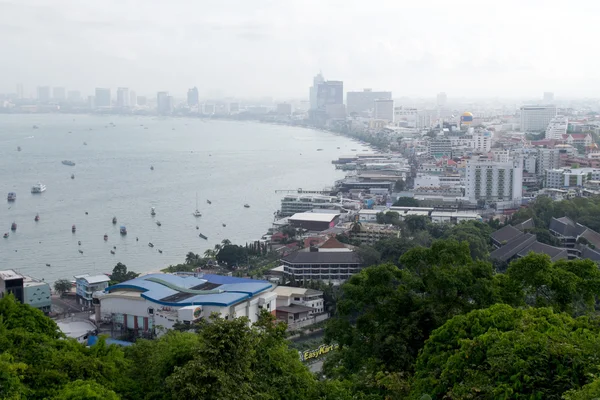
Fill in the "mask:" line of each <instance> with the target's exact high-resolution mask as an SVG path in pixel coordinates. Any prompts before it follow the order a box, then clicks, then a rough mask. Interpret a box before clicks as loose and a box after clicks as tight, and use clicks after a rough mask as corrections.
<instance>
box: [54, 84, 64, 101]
mask: <svg viewBox="0 0 600 400" xmlns="http://www.w3.org/2000/svg"><path fill="white" fill-rule="evenodd" d="M52 99H53V100H55V101H65V100H66V99H67V91H66V89H65V88H64V87H62V86H59V87H55V88H52Z"/></svg>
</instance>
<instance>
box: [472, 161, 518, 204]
mask: <svg viewBox="0 0 600 400" xmlns="http://www.w3.org/2000/svg"><path fill="white" fill-rule="evenodd" d="M465 176H466V184H465V192H466V193H465V195H466V197H468V199H469V201H470V202H471V203H477V202H478V201H479V200H485V201H490V202H497V201H515V200H519V201H520V199H521V198H522V197H523V161H522V159H521V158H520V157H517V158H514V159H512V160H508V161H507V162H498V161H490V160H487V159H479V158H472V159H469V160H467V165H466V172H465ZM519 205H520V203H519Z"/></svg>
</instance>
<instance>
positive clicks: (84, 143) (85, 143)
mask: <svg viewBox="0 0 600 400" xmlns="http://www.w3.org/2000/svg"><path fill="white" fill-rule="evenodd" d="M91 130H92V128H90V131H91ZM83 145H84V146H87V142H83Z"/></svg>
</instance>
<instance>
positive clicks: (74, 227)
mask: <svg viewBox="0 0 600 400" xmlns="http://www.w3.org/2000/svg"><path fill="white" fill-rule="evenodd" d="M76 230H77V227H76V226H75V225H73V226H72V227H71V232H73V233H75V231H76Z"/></svg>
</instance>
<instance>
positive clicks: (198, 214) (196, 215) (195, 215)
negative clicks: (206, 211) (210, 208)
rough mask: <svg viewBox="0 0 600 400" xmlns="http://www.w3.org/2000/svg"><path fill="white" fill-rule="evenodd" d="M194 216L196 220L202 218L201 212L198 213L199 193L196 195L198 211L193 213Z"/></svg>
mask: <svg viewBox="0 0 600 400" xmlns="http://www.w3.org/2000/svg"><path fill="white" fill-rule="evenodd" d="M192 215H193V216H194V217H196V218H198V217H201V216H202V214H200V211H198V193H196V211H194V212H193V213H192Z"/></svg>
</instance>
